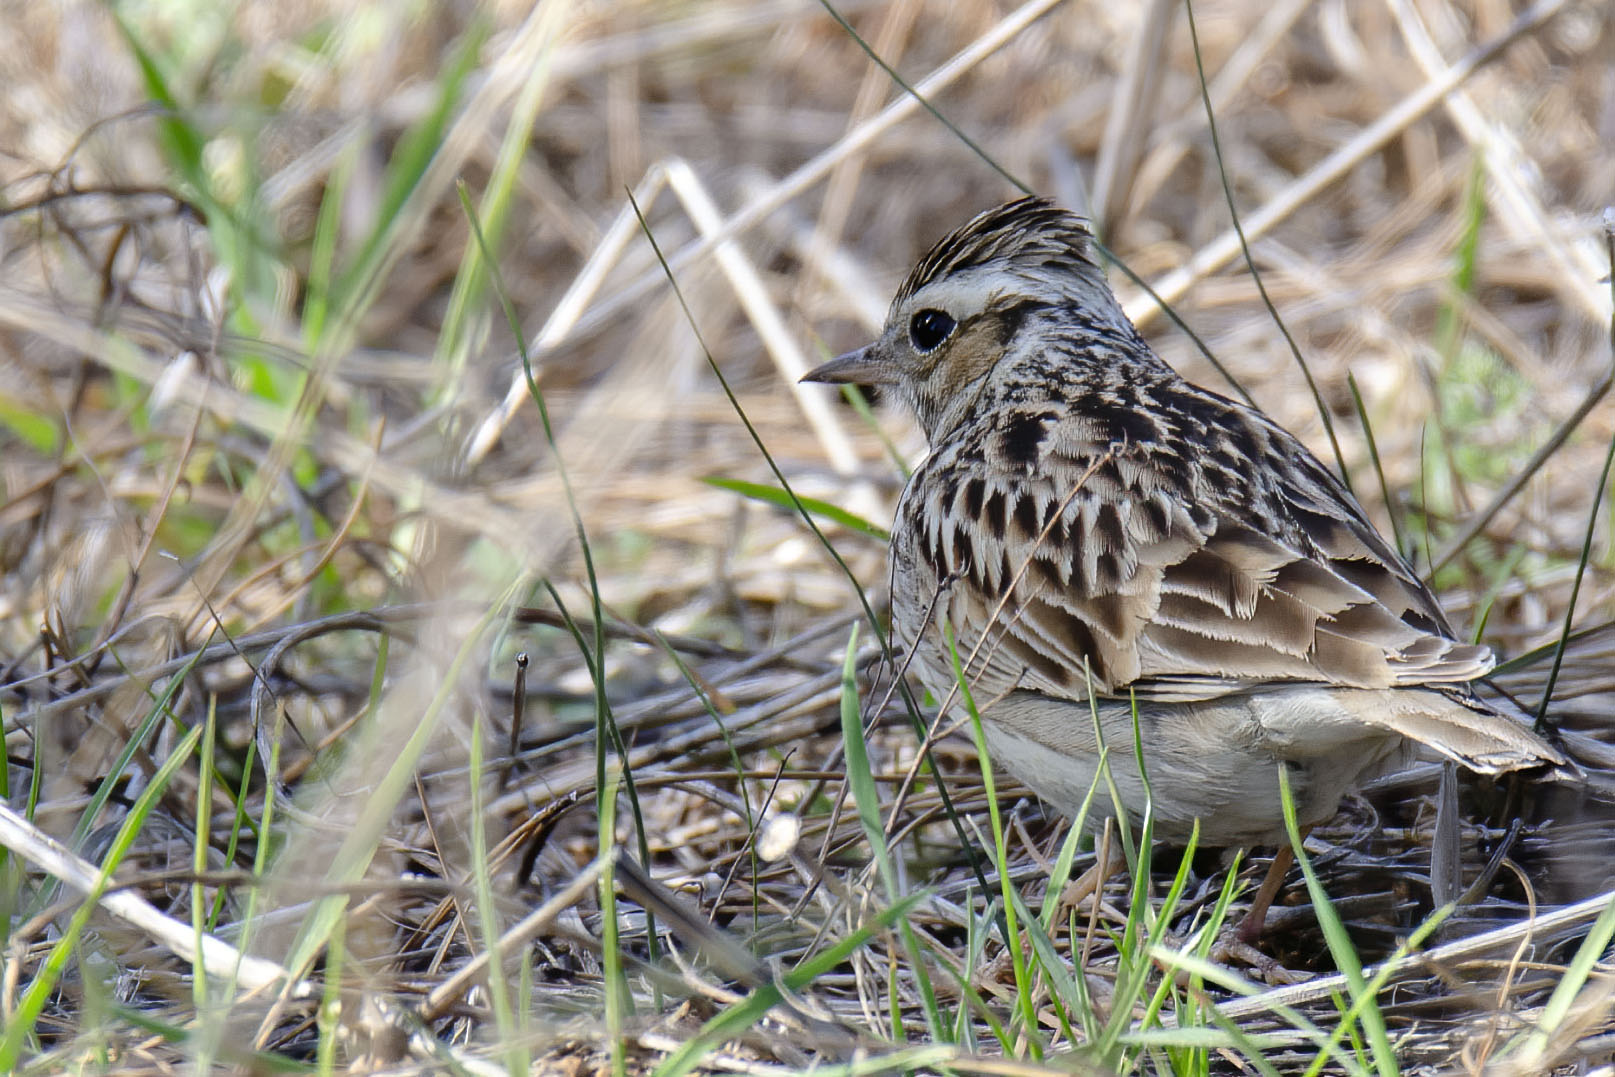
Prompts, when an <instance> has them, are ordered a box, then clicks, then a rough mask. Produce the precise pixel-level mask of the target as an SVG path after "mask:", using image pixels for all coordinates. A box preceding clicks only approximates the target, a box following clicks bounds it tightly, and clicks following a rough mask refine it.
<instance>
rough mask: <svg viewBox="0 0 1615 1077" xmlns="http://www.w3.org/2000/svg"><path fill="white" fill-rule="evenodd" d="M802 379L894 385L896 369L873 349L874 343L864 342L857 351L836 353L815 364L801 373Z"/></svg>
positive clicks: (854, 383) (841, 383)
mask: <svg viewBox="0 0 1615 1077" xmlns="http://www.w3.org/2000/svg"><path fill="white" fill-rule="evenodd" d="M802 380H803V381H823V382H829V383H831V384H834V385H895V384H896V383H897V370H896V369H895V367H894V365H893V364H892V363H891V362H890V361H889V360H887V359H885V358H884V357H882V356H881V355H879V354H877V353H876V351H875V345H873V344H866V345H864V346H863V347H862V348H859V349H858V350H857V351H851V352H848V353H847V354H845V355H838V356H836V357H835V358H834V359H832V360H830V361H829V362H828V363H825V364H823V365H822V366H816V367H814V368H813V369H812V370H810V371H808V372H807V373H806V374H803V375H802Z"/></svg>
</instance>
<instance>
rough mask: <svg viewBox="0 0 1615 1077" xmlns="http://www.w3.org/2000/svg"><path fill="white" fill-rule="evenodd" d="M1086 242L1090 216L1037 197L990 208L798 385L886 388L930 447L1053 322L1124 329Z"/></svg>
mask: <svg viewBox="0 0 1615 1077" xmlns="http://www.w3.org/2000/svg"><path fill="white" fill-rule="evenodd" d="M1092 240H1093V235H1092V233H1091V232H1090V231H1089V230H1088V222H1087V221H1085V220H1083V219H1082V218H1081V217H1079V216H1077V215H1076V214H1074V213H1071V212H1069V211H1067V210H1063V209H1060V208H1059V207H1057V206H1055V205H1054V204H1053V203H1052V202H1050V201H1048V200H1047V199H1044V198H1022V199H1019V200H1017V201H1014V202H1010V203H1008V204H1006V205H1002V206H999V207H998V208H997V209H992V210H988V211H987V212H986V213H983V214H981V215H980V216H979V217H976V218H975V219H974V220H972V221H970V223H968V224H966V225H965V226H964V227H962V228H960V229H958V230H957V231H955V232H953V233H951V234H950V235H948V236H947V237H945V238H944V239H942V240H941V241H940V242H939V243H937V244H936V246H934V247H932V248H931V250H930V251H929V253H927V254H926V256H925V257H924V258H922V259H920V262H919V264H918V265H916V266H915V267H914V269H913V271H911V272H910V273H909V275H908V279H907V280H905V281H904V282H903V286H902V287H901V288H899V289H898V291H897V297H896V298H895V299H893V300H892V306H891V310H890V311H888V312H887V315H886V325H885V327H884V328H883V329H882V330H881V334H880V336H879V337H878V338H876V339H875V340H874V341H873V342H872V343H869V344H866V345H865V346H864V347H862V348H859V349H858V350H856V351H851V352H848V353H847V354H845V355H842V356H838V357H837V358H835V359H832V360H830V361H829V362H828V363H825V364H824V365H822V366H820V367H817V368H816V369H814V370H811V371H809V372H808V373H807V374H806V375H805V376H804V377H803V379H802V380H803V381H820V382H832V383H838V384H839V383H853V384H859V385H892V386H895V387H896V388H897V391H898V392H899V393H900V394H901V395H902V396H903V397H904V398H905V399H906V400H907V401H908V402H909V404H910V405H912V406H913V408H914V411H915V413H916V414H917V415H918V416H919V420H920V425H921V427H923V428H924V430H925V433H926V436H927V438H929V439H930V441H931V443H932V444H933V445H935V444H936V443H937V441H938V439H939V438H940V437H941V436H942V435H944V434H945V433H946V432H947V431H948V430H950V429H951V428H952V427H953V426H954V425H955V424H956V423H957V422H958V421H959V419H960V417H961V416H962V415H963V414H964V413H965V412H966V411H968V408H969V404H970V403H971V401H973V400H974V399H975V397H976V396H977V394H978V393H979V392H980V390H981V388H982V386H983V385H984V384H985V383H986V381H987V378H988V376H989V375H990V374H991V373H992V372H993V370H994V369H995V368H997V367H998V365H999V364H1000V363H1001V362H1002V361H1004V360H1005V359H1006V358H1009V359H1015V358H1018V357H1020V356H1023V355H1026V354H1028V352H1029V350H1031V349H1037V348H1038V346H1039V343H1038V342H1039V338H1040V337H1041V336H1042V335H1044V334H1046V333H1048V332H1049V331H1050V325H1051V322H1053V323H1058V322H1065V323H1068V324H1076V325H1078V326H1079V327H1082V326H1087V327H1100V326H1103V327H1105V328H1110V329H1111V330H1112V331H1125V332H1126V333H1127V334H1128V335H1129V336H1130V335H1131V334H1132V327H1131V326H1130V325H1129V324H1128V323H1127V319H1126V316H1125V315H1124V314H1123V313H1122V311H1121V308H1120V306H1119V305H1118V304H1117V302H1116V298H1115V296H1114V295H1113V294H1112V293H1111V290H1110V286H1109V284H1107V283H1106V281H1105V275H1104V271H1103V270H1102V269H1100V268H1099V264H1098V262H1097V261H1096V260H1095V259H1094V256H1093V253H1092ZM1072 319H1076V322H1075V323H1072ZM1123 327H1125V329H1123Z"/></svg>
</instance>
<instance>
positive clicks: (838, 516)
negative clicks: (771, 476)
mask: <svg viewBox="0 0 1615 1077" xmlns="http://www.w3.org/2000/svg"><path fill="white" fill-rule="evenodd" d="M701 481H702V482H704V483H706V484H707V485H708V486H715V487H717V488H718V489H719V490H728V491H729V492H730V493H734V494H739V495H740V496H741V497H744V498H748V499H749V500H752V501H760V502H762V503H763V504H765V505H772V506H773V507H775V508H778V509H785V510H787V511H790V510H793V509H795V508H796V507H797V506H798V505H800V506H801V507H802V508H803V509H805V510H807V511H808V512H811V513H812V514H814V515H815V516H822V517H824V518H825V519H826V520H829V521H830V522H831V523H837V524H840V525H841V526H842V527H845V528H847V529H848V530H850V531H858V532H860V533H862V534H865V535H869V536H870V537H871V538H877V539H880V540H881V541H882V542H890V541H891V539H892V533H891V532H890V531H888V530H886V529H885V528H884V527H881V526H880V525H879V524H875V523H871V522H870V521H868V520H866V519H864V518H863V517H862V516H859V515H858V514H857V513H854V512H848V511H847V510H846V509H844V508H842V507H841V506H839V505H832V504H831V503H830V502H828V501H820V500H819V499H818V498H815V497H803V496H802V495H801V494H797V495H796V498H795V500H794V501H793V500H792V498H791V495H790V494H789V493H787V492H786V491H784V490H782V489H780V488H779V487H777V486H769V485H766V484H765V483H760V482H747V481H746V480H745V479H726V478H723V477H722V476H719V475H707V476H704V477H703V478H702V479H701Z"/></svg>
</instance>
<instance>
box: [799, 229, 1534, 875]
mask: <svg viewBox="0 0 1615 1077" xmlns="http://www.w3.org/2000/svg"><path fill="white" fill-rule="evenodd" d="M805 380H813V381H821V382H855V383H859V384H873V385H889V386H893V387H895V390H896V392H897V394H898V395H899V396H901V397H902V398H903V399H904V400H905V401H907V403H908V404H909V405H910V406H911V407H912V408H913V410H914V412H915V414H916V415H917V416H918V418H919V423H920V426H921V427H923V429H924V431H925V435H926V437H927V439H928V441H929V443H930V454H929V456H928V457H927V458H926V460H925V461H924V463H923V464H922V465H921V466H920V467H919V468H918V469H917V470H916V471H915V472H914V474H913V476H912V478H911V479H910V481H909V483H908V485H907V487H906V488H905V489H904V491H903V495H902V498H901V500H900V502H899V504H898V508H897V518H896V521H895V524H894V526H893V530H892V543H891V595H892V619H893V628H894V636H895V638H896V640H897V641H898V642H899V643H900V644H901V645H902V646H903V647H904V648H905V649H908V648H913V649H914V651H915V658H914V665H915V667H916V668H917V670H918V674H919V677H920V679H921V680H922V681H923V682H924V684H925V685H926V687H927V688H928V689H929V690H930V692H931V694H932V695H933V696H935V697H936V698H937V699H938V700H958V698H959V695H960V691H959V688H958V685H957V681H956V678H955V674H954V669H953V661H952V654H953V653H957V655H958V657H959V659H960V661H961V663H962V665H963V669H964V674H965V681H966V684H967V685H968V687H969V690H970V693H971V696H972V698H973V700H974V701H975V703H976V705H977V706H978V707H980V709H981V717H982V720H983V726H984V729H985V732H986V740H987V745H988V748H989V750H990V753H991V756H992V759H993V761H994V762H995V763H1000V764H1002V765H1004V766H1005V767H1007V768H1008V769H1009V770H1010V771H1011V772H1012V773H1014V774H1015V775H1016V776H1017V777H1019V778H1020V779H1021V780H1022V781H1023V782H1025V784H1026V785H1028V786H1029V787H1031V789H1032V790H1034V791H1035V792H1036V793H1037V794H1038V795H1039V796H1041V797H1042V798H1043V799H1045V800H1046V801H1048V802H1049V803H1051V804H1053V805H1054V806H1055V807H1057V808H1059V809H1060V810H1061V811H1063V812H1065V813H1067V814H1068V815H1075V814H1076V812H1077V811H1078V809H1079V807H1080V805H1081V804H1082V803H1083V801H1084V800H1085V799H1086V798H1087V796H1088V791H1089V789H1090V787H1091V786H1092V785H1093V782H1094V778H1095V772H1096V768H1097V767H1098V765H1099V760H1100V742H1101V741H1103V742H1104V743H1105V744H1108V745H1109V746H1110V748H1111V752H1110V758H1111V760H1112V765H1111V767H1110V769H1111V772H1112V775H1113V777H1114V780H1115V783H1116V785H1117V787H1118V789H1119V792H1120V800H1121V802H1122V807H1123V808H1124V809H1125V813H1126V815H1127V817H1128V821H1129V822H1130V823H1133V824H1135V825H1136V824H1137V823H1138V821H1139V818H1140V816H1141V815H1142V813H1143V809H1144V803H1145V788H1144V781H1143V779H1142V778H1141V776H1140V774H1139V768H1138V766H1137V765H1135V764H1134V762H1133V755H1134V753H1133V750H1132V749H1133V743H1134V727H1135V714H1136V723H1137V730H1138V736H1139V739H1140V742H1141V744H1142V753H1141V754H1142V762H1143V769H1144V773H1145V774H1146V775H1147V777H1148V781H1149V786H1150V793H1151V796H1152V801H1153V818H1154V822H1155V832H1156V834H1157V836H1159V837H1162V838H1165V839H1169V840H1177V841H1183V840H1185V839H1187V837H1188V836H1189V833H1190V831H1191V829H1192V828H1193V827H1194V825H1195V823H1196V821H1197V820H1198V823H1199V834H1200V840H1201V841H1202V843H1204V844H1208V845H1218V846H1250V845H1263V844H1282V843H1283V842H1284V840H1285V827H1284V822H1283V814H1282V810H1281V802H1280V794H1279V777H1278V776H1279V769H1280V767H1283V768H1284V770H1285V771H1286V774H1287V777H1288V781H1289V785H1290V788H1291V790H1292V792H1293V796H1294V800H1295V805H1296V809H1297V813H1298V816H1299V820H1300V822H1301V823H1302V825H1303V826H1307V825H1313V824H1317V823H1320V822H1323V821H1325V820H1327V819H1329V818H1330V817H1332V816H1333V815H1334V814H1335V813H1336V811H1337V810H1338V807H1339V804H1340V800H1341V797H1342V795H1343V794H1344V793H1346V792H1347V791H1348V790H1350V789H1351V788H1353V787H1354V786H1357V785H1358V784H1360V783H1362V782H1363V781H1366V780H1368V779H1370V778H1373V777H1375V776H1378V775H1380V774H1383V773H1386V772H1388V771H1391V770H1394V769H1398V768H1401V767H1404V766H1406V765H1408V764H1409V763H1410V762H1412V761H1413V760H1414V759H1415V758H1417V757H1419V756H1421V755H1430V756H1435V757H1445V758H1447V759H1451V760H1455V761H1457V762H1458V763H1460V764H1462V765H1464V766H1466V767H1468V768H1470V769H1472V770H1475V771H1480V772H1484V773H1497V772H1501V771H1509V770H1515V769H1519V768H1526V767H1536V766H1552V765H1558V764H1563V763H1564V762H1565V759H1564V757H1563V756H1562V755H1561V754H1560V753H1559V752H1558V751H1557V750H1556V749H1555V748H1554V747H1552V746H1551V745H1549V744H1547V743H1546V742H1545V741H1543V740H1542V739H1540V738H1538V737H1536V736H1534V735H1533V734H1532V733H1531V732H1530V731H1529V730H1528V729H1527V728H1526V727H1525V725H1524V723H1523V722H1522V721H1520V720H1519V718H1518V716H1516V717H1510V716H1508V715H1505V714H1502V713H1500V712H1499V711H1498V710H1497V709H1494V707H1493V706H1491V705H1488V704H1487V703H1486V702H1483V701H1482V700H1480V699H1479V698H1477V696H1476V695H1475V693H1474V691H1473V689H1472V687H1471V684H1470V682H1472V681H1474V680H1475V679H1477V678H1479V677H1482V676H1484V675H1485V674H1486V673H1487V672H1488V671H1490V670H1491V669H1492V667H1493V664H1494V659H1493V656H1492V653H1491V651H1490V650H1489V649H1488V648H1486V647H1485V646H1481V645H1478V644H1474V643H1465V642H1463V641H1461V640H1459V639H1458V638H1457V636H1456V635H1455V634H1454V632H1453V629H1452V626H1451V624H1450V623H1449V622H1448V620H1447V618H1446V616H1445V615H1444V614H1443V613H1442V610H1441V607H1440V605H1439V604H1438V603H1437V602H1436V599H1435V597H1434V595H1432V594H1431V592H1430V589H1429V588H1428V587H1426V586H1425V584H1424V583H1423V581H1422V580H1421V579H1420V577H1419V575H1418V573H1417V572H1415V571H1414V569H1413V568H1412V566H1410V565H1409V564H1408V562H1407V561H1406V560H1405V559H1404V558H1403V557H1402V556H1401V555H1400V554H1398V553H1397V551H1396V550H1395V549H1394V548H1393V547H1392V546H1391V545H1390V544H1389V543H1388V542H1386V541H1385V539H1384V538H1383V537H1382V536H1381V535H1380V534H1379V532H1378V531H1377V530H1376V529H1375V527H1374V525H1373V524H1372V523H1371V522H1370V521H1369V519H1368V517H1367V516H1366V515H1365V514H1364V512H1363V509H1362V507H1361V506H1360V505H1359V504H1358V503H1357V501H1356V499H1355V498H1354V497H1353V496H1352V495H1351V493H1350V492H1349V491H1348V490H1347V489H1346V487H1345V486H1344V485H1343V484H1342V483H1341V482H1340V480H1339V479H1337V478H1336V477H1335V475H1334V474H1332V473H1331V472H1330V470H1329V469H1328V468H1327V467H1325V466H1324V465H1323V464H1322V463H1320V462H1319V461H1318V459H1317V458H1316V457H1315V456H1313V454H1312V453H1311V452H1310V451H1308V450H1307V448H1306V447H1305V446H1304V445H1303V444H1302V443H1301V442H1300V441H1299V440H1297V439H1296V438H1295V437H1294V436H1293V435H1292V434H1290V433H1289V432H1287V431H1286V430H1284V429H1283V428H1282V427H1280V426H1279V425H1278V424H1277V423H1275V422H1274V421H1273V420H1272V419H1270V418H1268V417H1267V416H1266V415H1265V414H1263V413H1262V412H1260V411H1258V410H1256V409H1255V408H1253V407H1248V406H1246V405H1245V404H1242V403H1239V402H1237V401H1234V400H1231V399H1229V398H1227V397H1224V396H1221V395H1219V394H1217V393H1214V392H1211V391H1210V390H1207V389H1204V388H1201V387H1199V386H1197V385H1193V384H1190V383H1189V382H1187V381H1185V380H1184V379H1183V378H1182V377H1180V376H1179V375H1178V374H1177V373H1176V372H1175V371H1174V370H1172V368H1171V367H1169V366H1168V365H1167V364H1166V363H1165V362H1164V361H1162V360H1161V359H1160V358H1159V357H1158V356H1157V355H1156V354H1155V353H1154V351H1152V350H1151V348H1150V346H1149V345H1148V344H1147V343H1145V341H1144V340H1143V338H1142V337H1141V336H1139V334H1138V331H1137V330H1136V329H1135V328H1134V326H1133V325H1132V323H1131V322H1130V321H1129V320H1128V319H1127V316H1126V315H1125V314H1124V313H1123V312H1122V308H1121V306H1120V304H1119V303H1118V302H1117V300H1116V297H1115V295H1114V294H1113V293H1112V292H1111V289H1110V286H1109V284H1108V283H1107V281H1106V278H1105V274H1104V272H1103V270H1102V269H1101V267H1100V265H1099V263H1098V261H1097V260H1096V258H1095V255H1094V253H1093V244H1092V236H1091V234H1090V232H1089V230H1088V227H1087V224H1086V222H1085V221H1083V219H1082V218H1080V217H1078V216H1076V215H1074V214H1072V213H1070V212H1067V211H1065V210H1062V209H1060V208H1058V207H1056V206H1055V205H1053V204H1052V203H1050V202H1048V201H1046V200H1044V199H1041V198H1024V199H1021V200H1019V201H1016V202H1011V203H1009V204H1008V205H1004V206H1001V207H999V208H997V209H994V210H990V211H988V212H986V213H983V214H981V215H980V216H979V217H977V218H975V219H974V220H972V221H971V222H970V223H968V224H966V225H965V226H964V227H962V228H960V229H959V230H958V231H956V232H954V233H952V234H951V235H949V236H947V237H946V238H944V239H943V240H941V241H940V242H939V243H937V245H936V246H935V247H934V248H932V249H931V251H930V252H929V253H928V254H926V256H925V257H924V258H923V259H921V260H920V262H919V264H918V265H917V266H915V267H914V269H913V271H912V272H911V273H910V274H909V275H908V279H907V280H905V281H904V282H903V285H902V287H901V288H900V289H899V290H898V293H897V296H896V298H895V299H894V300H893V301H892V305H891V309H890V313H889V314H888V316H887V319H886V324H885V327H884V329H883V330H882V332H881V335H880V337H879V339H877V340H875V341H874V342H873V343H871V344H869V345H867V346H866V347H863V348H860V349H858V350H857V351H854V352H850V353H848V354H846V355H843V356H841V357H839V358H837V359H833V360H831V361H830V362H828V363H826V364H824V365H823V366H821V367H819V368H817V369H816V370H814V371H812V372H810V373H809V374H808V375H807V377H806V379H805ZM950 638H951V643H950V642H949V640H950ZM1096 713H1097V722H1096V720H1095V714H1096ZM1096 726H1097V729H1096ZM1109 799H1110V798H1109V797H1108V796H1106V795H1104V793H1103V792H1102V793H1101V794H1100V795H1099V796H1098V797H1096V799H1095V809H1094V810H1099V809H1102V808H1104V807H1105V804H1106V802H1107V801H1108V800H1109Z"/></svg>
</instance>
